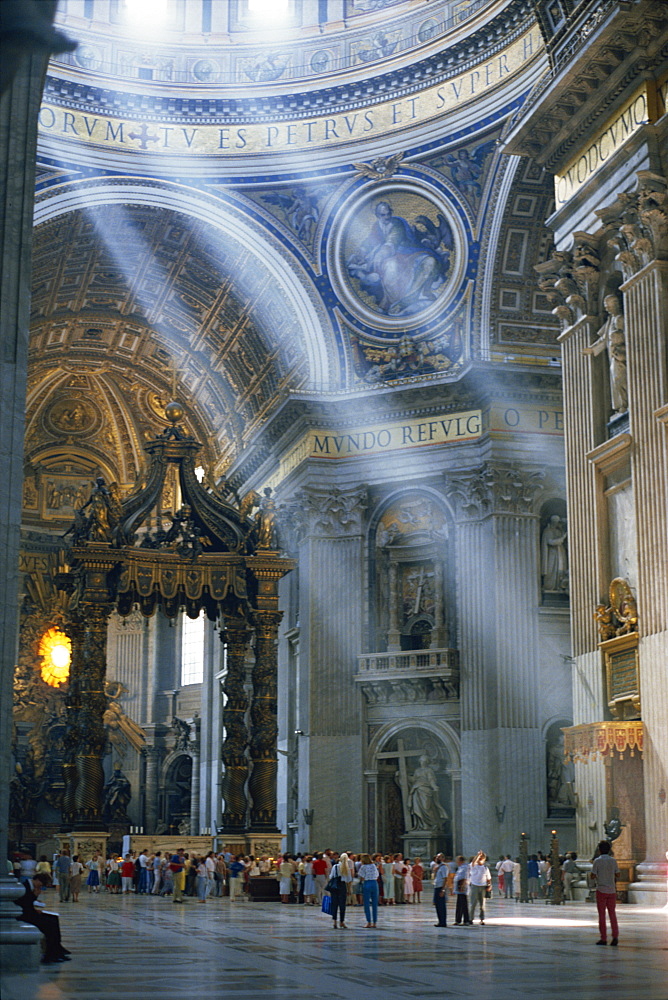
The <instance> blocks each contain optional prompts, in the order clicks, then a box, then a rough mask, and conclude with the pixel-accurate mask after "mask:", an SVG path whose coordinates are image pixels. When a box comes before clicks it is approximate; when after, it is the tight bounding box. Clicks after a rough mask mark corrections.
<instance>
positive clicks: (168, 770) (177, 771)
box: [159, 753, 193, 836]
mask: <svg viewBox="0 0 668 1000" xmlns="http://www.w3.org/2000/svg"><path fill="white" fill-rule="evenodd" d="M192 778H193V759H192V757H191V755H190V754H189V753H175V754H170V756H169V757H168V758H167V759H166V760H165V763H164V765H163V778H162V782H161V789H160V792H161V794H160V800H161V801H160V807H159V809H160V823H161V825H162V826H164V827H166V832H167V833H168V834H169V835H170V836H176V835H177V834H180V833H183V830H184V828H185V824H187V825H188V829H189V827H190V815H191V813H190V802H191V795H192ZM182 824H183V825H182Z"/></svg>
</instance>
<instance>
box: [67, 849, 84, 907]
mask: <svg viewBox="0 0 668 1000" xmlns="http://www.w3.org/2000/svg"><path fill="white" fill-rule="evenodd" d="M83 870H84V866H83V865H82V864H81V862H80V861H79V855H78V854H75V855H74V857H73V858H72V864H71V865H70V895H71V896H72V902H73V903H78V902H79V893H80V892H81V874H82V872H83Z"/></svg>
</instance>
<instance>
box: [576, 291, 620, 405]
mask: <svg viewBox="0 0 668 1000" xmlns="http://www.w3.org/2000/svg"><path fill="white" fill-rule="evenodd" d="M603 305H604V307H605V311H606V312H607V314H608V318H607V319H606V321H605V322H604V324H603V326H602V327H601V329H600V330H599V331H598V337H597V339H596V340H595V341H594V343H593V344H591V345H590V346H589V347H586V348H585V349H584V351H583V353H584V354H591V355H597V354H600V353H601V351H604V350H607V352H608V363H609V366H610V398H611V401H612V410H613V413H614V414H617V413H626V411H627V410H628V408H629V405H628V390H627V381H626V338H625V336H624V315H623V313H622V303H621V301H620V298H619V296H618V295H606V297H605V298H604V299H603Z"/></svg>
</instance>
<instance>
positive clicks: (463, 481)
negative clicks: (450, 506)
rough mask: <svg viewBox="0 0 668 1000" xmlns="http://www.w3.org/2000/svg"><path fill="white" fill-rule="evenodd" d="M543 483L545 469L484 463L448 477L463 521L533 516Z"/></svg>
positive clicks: (449, 485) (448, 488)
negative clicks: (537, 469) (505, 516)
mask: <svg viewBox="0 0 668 1000" xmlns="http://www.w3.org/2000/svg"><path fill="white" fill-rule="evenodd" d="M544 484H545V473H544V472H543V471H542V470H539V471H533V470H531V469H525V468H522V467H521V466H518V465H515V464H514V463H508V464H496V465H491V464H489V463H485V465H482V466H480V467H479V468H477V469H470V470H467V471H466V472H462V473H458V474H456V475H454V476H449V477H448V485H447V494H448V497H449V498H450V500H451V501H452V502H453V503H454V504H455V507H456V508H457V512H458V514H459V516H460V518H461V519H462V520H479V519H481V518H484V517H487V516H489V515H490V514H532V513H533V512H534V508H535V504H536V500H537V499H538V497H539V496H540V495H541V493H542V492H543V490H544Z"/></svg>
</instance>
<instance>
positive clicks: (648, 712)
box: [622, 260, 668, 862]
mask: <svg viewBox="0 0 668 1000" xmlns="http://www.w3.org/2000/svg"><path fill="white" fill-rule="evenodd" d="M622 290H623V291H624V293H625V305H626V312H625V316H626V336H627V349H628V356H629V386H628V388H629V420H630V426H631V432H632V436H633V440H634V444H635V447H634V449H633V460H632V461H633V481H634V496H635V507H636V518H635V520H636V531H637V540H638V598H639V600H638V607H639V622H640V643H639V649H638V656H639V663H640V691H641V704H642V718H643V722H644V724H645V747H646V750H645V754H644V780H645V827H646V829H645V833H646V838H647V860H648V861H651V862H657V861H663V862H665V860H666V857H665V851H666V830H667V829H668V805H667V804H666V801H665V790H666V788H667V787H668V725H667V724H666V720H667V719H668V681H667V680H666V662H667V661H668V561H667V559H666V540H667V539H668V509H667V503H668V489H667V483H666V480H667V470H666V433H667V428H666V426H662V424H661V422H660V421H659V420H657V415H659V413H660V417H661V419H662V420H665V409H664V408H665V407H666V404H668V394H667V386H666V338H667V337H668V319H667V317H666V302H667V301H668V261H665V260H663V261H658V260H654V261H652V262H651V263H649V264H648V265H647V266H646V267H644V268H643V269H642V270H641V271H640V272H638V273H637V274H635V275H634V276H633V277H632V278H631V279H630V280H628V281H627V282H626V283H625V284H624V285H623V286H622ZM662 410H663V411H664V412H661V411H662ZM662 789H663V791H664V795H661V791H662Z"/></svg>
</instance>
